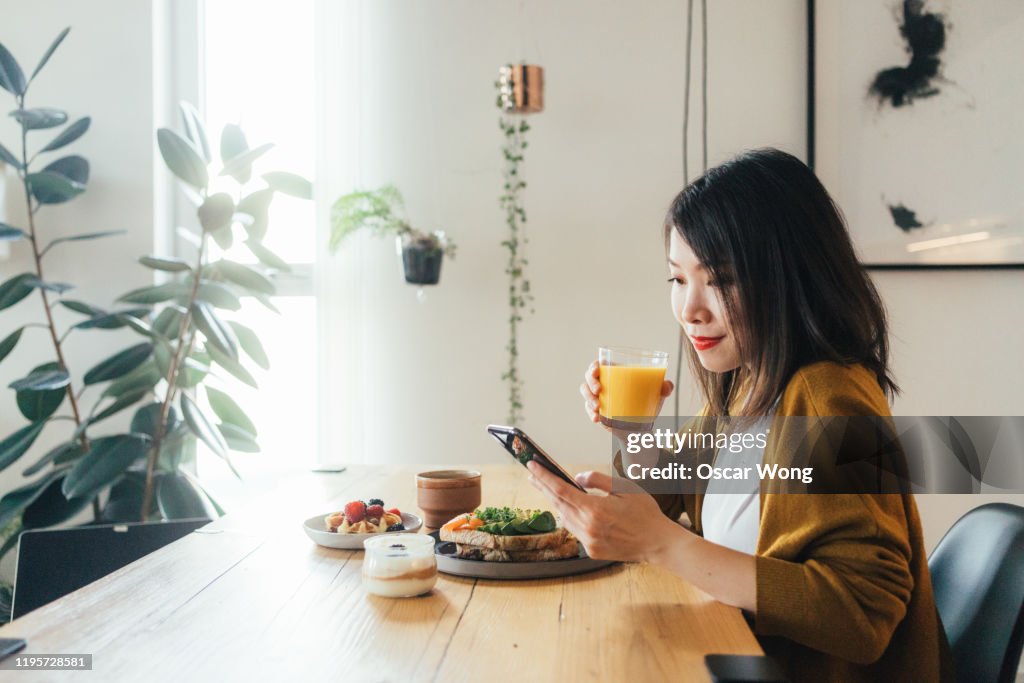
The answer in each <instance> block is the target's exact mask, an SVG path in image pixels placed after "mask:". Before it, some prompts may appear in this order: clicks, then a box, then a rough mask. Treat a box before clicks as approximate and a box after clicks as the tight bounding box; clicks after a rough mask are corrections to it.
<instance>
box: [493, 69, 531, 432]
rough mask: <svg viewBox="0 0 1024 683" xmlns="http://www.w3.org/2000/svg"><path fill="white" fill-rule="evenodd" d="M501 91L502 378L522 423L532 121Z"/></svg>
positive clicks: (512, 411)
mask: <svg viewBox="0 0 1024 683" xmlns="http://www.w3.org/2000/svg"><path fill="white" fill-rule="evenodd" d="M495 87H497V88H498V90H499V94H498V98H497V105H498V110H499V111H501V116H500V117H499V118H498V124H499V126H500V127H501V131H502V133H503V134H504V141H503V145H502V154H503V156H504V159H505V166H504V186H503V189H504V191H503V192H502V195H501V200H500V201H501V208H502V209H503V210H504V211H505V225H506V226H507V228H508V233H507V236H506V238H505V239H504V240H502V242H501V246H503V247H505V248H506V249H507V250H508V261H507V263H506V265H505V273H506V274H507V275H508V306H509V316H508V345H507V346H506V347H505V349H506V350H507V351H508V367H507V369H506V370H505V372H504V373H503V374H502V376H501V378H502V380H504V381H507V382H508V417H507V421H508V424H510V425H514V424H519V423H521V422H522V421H523V379H522V376H521V375H520V374H519V323H521V322H522V321H523V315H524V314H525V312H526V309H527V308H528V307H529V308H530V312H531V313H532V312H533V308H532V304H533V294H532V293H531V292H530V281H529V280H528V279H527V277H526V266H527V265H528V264H529V261H527V260H526V256H525V251H526V245H527V243H528V242H529V240H528V239H527V238H526V236H525V235H524V234H523V230H522V226H523V224H524V223H526V209H524V208H523V203H522V191H523V190H524V189H526V181H525V180H523V178H522V174H521V173H520V165H521V164H522V162H523V152H524V150H525V149H526V146H527V141H526V133H527V131H529V130H530V125H529V124H528V123H527V122H526V120H525V119H523V118H517V117H516V116H514V115H510V114H507V113H506V112H505V109H504V108H503V106H502V98H501V84H500V82H496V83H495Z"/></svg>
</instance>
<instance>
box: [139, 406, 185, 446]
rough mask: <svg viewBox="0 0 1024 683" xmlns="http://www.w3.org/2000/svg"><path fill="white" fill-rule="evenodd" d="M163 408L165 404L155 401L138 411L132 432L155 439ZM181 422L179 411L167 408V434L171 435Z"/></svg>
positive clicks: (170, 407) (171, 407) (172, 407)
mask: <svg viewBox="0 0 1024 683" xmlns="http://www.w3.org/2000/svg"><path fill="white" fill-rule="evenodd" d="M163 407H164V404H163V403H161V402H160V401H154V402H153V403H148V404H146V405H144V406H142V407H141V408H139V409H138V410H136V411H135V416H134V417H132V425H131V430H132V431H133V432H135V433H137V434H148V435H149V436H151V437H153V438H154V439H155V438H156V430H157V425H158V424H159V423H160V412H161V411H162V410H163ZM179 422H181V419H180V418H179V417H178V411H177V410H175V408H174V406H167V424H166V425H165V429H164V431H165V433H166V434H170V432H171V431H172V430H173V429H174V428H175V427H177V426H178V423H179Z"/></svg>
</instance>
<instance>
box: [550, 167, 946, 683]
mask: <svg viewBox="0 0 1024 683" xmlns="http://www.w3.org/2000/svg"><path fill="white" fill-rule="evenodd" d="M665 229H666V244H667V248H668V263H669V275H670V278H669V282H670V283H671V284H670V286H671V290H672V294H671V301H672V310H673V312H674V314H675V317H676V320H677V321H678V322H679V324H680V326H681V327H682V330H683V332H685V334H686V336H687V338H688V340H690V342H691V343H690V344H689V358H690V364H691V367H692V370H693V372H694V374H695V376H696V378H697V380H698V382H699V384H700V387H701V389H702V392H703V394H704V398H705V400H706V407H705V414H707V415H732V416H748V417H749V416H775V417H783V418H784V417H789V416H858V417H860V416H864V417H867V418H871V417H873V416H888V415H889V407H888V401H887V395H888V396H892V395H893V394H895V392H896V391H897V387H896V385H895V383H894V381H893V379H892V377H891V375H890V372H889V368H888V346H887V335H886V321H885V314H884V311H883V308H882V304H881V302H880V300H879V297H878V294H877V293H876V292H875V290H874V288H873V286H872V285H871V282H870V280H869V279H868V277H867V276H866V274H865V273H864V271H863V270H862V269H861V267H860V266H859V264H858V262H857V259H856V256H855V254H854V250H853V246H852V244H851V243H850V239H849V235H848V234H847V232H846V229H845V226H844V223H843V219H842V217H841V215H840V213H839V211H838V209H837V208H836V206H835V205H834V204H833V203H832V200H831V199H830V197H829V195H828V193H827V192H826V191H825V188H824V187H823V186H822V185H821V183H820V182H819V181H818V179H817V178H816V177H815V176H814V174H813V173H812V172H811V171H810V170H809V169H808V168H807V167H806V166H805V165H804V164H803V163H802V162H800V161H799V160H798V159H796V158H795V157H793V156H791V155H789V154H786V153H784V152H780V151H778V150H773V149H763V150H757V151H753V152H749V153H746V154H743V155H741V156H739V157H737V158H735V159H733V160H731V161H729V162H727V163H725V164H723V165H721V166H718V167H716V168H714V169H712V170H710V171H708V172H707V173H706V174H705V175H704V176H702V177H701V178H698V179H697V180H695V181H694V182H693V183H691V184H690V185H689V186H687V187H686V188H685V189H684V190H683V191H682V192H681V193H680V194H679V195H678V196H677V197H676V198H675V200H674V201H673V203H672V206H671V209H670V210H669V215H668V217H667V220H666V228H665ZM598 377H599V374H598V368H597V364H596V363H595V364H592V365H591V366H590V368H588V370H587V372H586V375H585V382H584V384H582V385H581V387H580V390H581V392H582V394H583V397H584V401H585V409H586V411H587V414H588V416H589V417H590V419H591V421H593V422H598V421H599V417H598V414H597V404H598V402H597V395H598V393H599V392H600V383H599V381H598ZM672 389H673V387H672V384H671V382H665V386H664V387H663V390H662V395H663V397H665V396H668V395H669V394H670V393H671V392H672ZM784 442H785V438H784V436H783V435H780V434H772V435H771V438H769V439H768V441H767V445H766V446H765V448H764V452H763V458H764V460H765V461H768V460H771V459H773V458H776V457H778V456H779V455H780V451H781V450H782V448H781V447H780V444H782V443H784ZM719 455H721V454H719ZM629 457H630V456H628V455H624V454H622V453H620V456H619V458H617V459H616V468H617V469H618V470H619V472H620V473H621V472H622V467H623V462H622V459H625V460H629ZM530 470H531V473H532V474H531V481H532V482H533V483H534V485H535V486H537V487H538V488H539V489H541V490H542V491H543V492H545V493H546V494H547V495H548V496H549V497H550V498H551V500H552V501H553V502H554V504H555V506H556V507H557V508H558V510H559V512H560V513H561V516H562V519H563V523H564V524H565V525H566V526H567V527H568V528H569V529H570V530H571V531H573V532H574V533H575V534H576V535H577V536H578V537H579V538H580V540H581V541H582V542H583V544H584V546H585V547H586V548H587V550H588V552H589V553H590V554H591V555H592V556H594V557H599V558H610V559H616V560H623V561H642V562H650V563H652V564H656V565H660V566H662V567H664V568H666V569H668V570H669V571H671V572H673V573H675V574H677V575H678V576H680V577H682V578H683V579H685V580H687V581H689V582H691V583H692V584H694V585H696V586H697V587H698V588H700V589H702V590H703V591H705V592H707V593H708V594H710V595H711V596H713V597H715V598H716V599H718V600H720V601H722V602H724V603H727V604H730V605H734V606H736V607H739V608H741V609H743V610H744V611H745V612H746V613H748V614H749V615H750V617H751V619H752V623H753V628H754V632H755V633H756V634H757V635H758V637H759V640H760V641H761V643H762V645H763V647H764V649H765V650H766V652H767V653H768V654H770V655H773V656H775V657H776V658H777V659H778V660H779V661H780V662H781V663H782V664H783V666H784V667H785V668H787V669H788V672H789V674H790V676H791V677H792V678H793V679H794V680H814V681H822V680H835V681H873V682H877V681H902V680H915V681H917V680H920V681H947V680H948V681H951V680H953V673H952V664H951V659H950V655H949V647H948V644H947V642H946V639H945V635H944V633H943V631H942V626H941V622H940V621H939V617H938V614H937V612H936V610H935V604H934V600H933V597H932V588H931V581H930V578H929V574H928V566H927V561H926V557H925V552H924V544H923V539H922V533H921V522H920V519H919V517H918V513H917V508H916V506H915V504H914V500H913V498H912V496H910V495H909V494H893V493H886V494H877V493H876V494H871V493H861V494H830V495H822V494H802V495H797V494H783V493H772V492H766V491H765V489H764V487H763V486H762V488H761V490H760V491H754V492H753V493H752V494H751V496H752V497H753V501H752V503H751V504H749V505H744V504H743V501H742V496H729V497H726V498H721V497H718V498H715V499H714V500H712V499H713V498H714V497H712V496H704V495H700V494H690V495H687V494H675V495H666V494H661V495H656V496H651V495H647V494H646V493H645V494H642V495H635V494H634V495H630V494H610V495H608V496H588V495H585V494H583V493H581V492H579V491H576V490H574V489H573V488H572V487H570V486H568V485H566V484H564V483H562V482H560V481H559V480H558V479H556V478H555V477H554V476H552V475H550V474H549V473H547V472H546V471H545V470H543V469H542V468H538V467H536V465H535V463H531V468H530ZM578 480H579V482H580V483H581V484H582V485H583V486H584V487H587V488H596V489H602V490H604V491H607V492H609V493H610V492H611V478H610V477H609V476H608V475H607V474H603V473H598V472H586V473H582V474H580V475H579V476H578ZM723 501H724V502H723ZM748 502H750V501H748ZM712 503H714V504H712ZM684 511H685V512H687V513H688V515H689V518H690V521H691V524H692V527H691V529H690V530H687V529H686V528H684V527H683V526H680V525H679V524H677V523H676V521H675V520H676V519H677V518H678V517H679V516H680V515H681V513H682V512H684ZM660 513H664V514H660ZM702 513H703V514H702ZM637 519H657V520H658V521H657V522H656V523H655V528H652V529H651V531H650V533H648V534H644V535H640V534H636V533H635V526H633V525H632V524H631V520H637ZM711 530H713V534H712V535H713V537H712V538H705V537H704V534H706V533H709V532H710V531H711Z"/></svg>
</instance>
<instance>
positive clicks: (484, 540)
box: [440, 527, 575, 551]
mask: <svg viewBox="0 0 1024 683" xmlns="http://www.w3.org/2000/svg"><path fill="white" fill-rule="evenodd" d="M440 535H441V540H442V541H454V542H455V543H461V544H463V545H471V546H476V547H477V548H489V549H493V550H515V551H521V550H543V549H545V548H557V547H559V546H561V545H563V544H564V543H565V542H566V539H568V538H573V536H572V534H570V533H569V532H568V531H566V530H565V529H564V528H562V527H559V528H557V529H555V530H554V531H549V532H547V533H543V534H528V535H524V536H501V535H498V534H489V533H487V532H486V531H469V530H461V531H449V530H447V529H443V528H442V529H441V534H440ZM573 541H575V538H573Z"/></svg>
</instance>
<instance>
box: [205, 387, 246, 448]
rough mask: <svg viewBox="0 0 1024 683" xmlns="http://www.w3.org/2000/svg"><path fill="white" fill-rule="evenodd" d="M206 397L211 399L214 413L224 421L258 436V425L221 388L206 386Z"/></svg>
mask: <svg viewBox="0 0 1024 683" xmlns="http://www.w3.org/2000/svg"><path fill="white" fill-rule="evenodd" d="M206 398H207V399H209V401H210V407H211V408H212V409H213V413H214V414H215V415H216V416H217V417H219V418H220V419H221V420H222V421H224V422H227V423H228V424H232V425H234V426H235V427H238V428H239V429H242V430H243V431H245V432H247V433H248V434H249V435H250V436H252V437H255V436H257V434H258V432H257V431H256V425H254V424H253V422H252V420H250V419H249V416H248V415H246V414H245V411H244V410H242V408H241V407H240V406H239V405H238V404H237V403H235V400H234V399H233V398H231V397H230V396H228V395H227V394H225V393H224V392H223V391H220V390H219V389H214V388H213V387H209V386H208V387H206Z"/></svg>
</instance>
